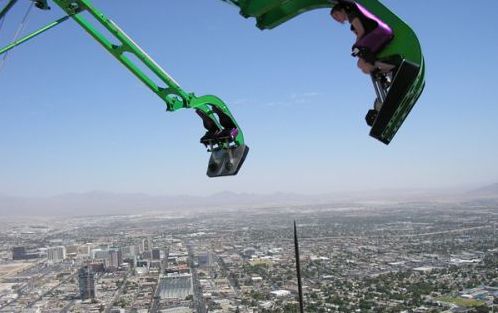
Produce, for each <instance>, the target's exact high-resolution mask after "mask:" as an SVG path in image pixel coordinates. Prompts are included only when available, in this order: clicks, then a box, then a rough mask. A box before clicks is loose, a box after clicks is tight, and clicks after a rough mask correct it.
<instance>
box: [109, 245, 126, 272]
mask: <svg viewBox="0 0 498 313" xmlns="http://www.w3.org/2000/svg"><path fill="white" fill-rule="evenodd" d="M107 260H108V261H107V266H106V267H107V268H113V269H116V268H118V267H120V266H121V264H123V254H122V253H121V250H119V249H111V250H109V257H108V259H107Z"/></svg>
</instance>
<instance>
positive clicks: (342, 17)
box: [330, 4, 348, 23]
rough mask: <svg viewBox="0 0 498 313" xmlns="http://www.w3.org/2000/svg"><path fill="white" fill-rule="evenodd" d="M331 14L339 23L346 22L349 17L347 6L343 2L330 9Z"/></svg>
mask: <svg viewBox="0 0 498 313" xmlns="http://www.w3.org/2000/svg"><path fill="white" fill-rule="evenodd" d="M330 15H331V16H332V18H333V19H334V20H336V21H337V22H339V23H345V22H346V21H347V19H348V14H347V12H346V8H345V7H344V6H343V5H341V4H336V5H334V7H333V8H332V10H331V11H330Z"/></svg>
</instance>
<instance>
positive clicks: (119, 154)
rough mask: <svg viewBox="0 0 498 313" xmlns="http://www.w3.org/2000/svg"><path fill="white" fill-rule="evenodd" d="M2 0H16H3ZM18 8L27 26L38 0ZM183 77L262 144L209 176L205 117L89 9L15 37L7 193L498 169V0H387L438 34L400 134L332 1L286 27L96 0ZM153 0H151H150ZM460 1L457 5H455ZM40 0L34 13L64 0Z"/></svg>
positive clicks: (6, 139)
mask: <svg viewBox="0 0 498 313" xmlns="http://www.w3.org/2000/svg"><path fill="white" fill-rule="evenodd" d="M0 3H1V4H4V3H5V0H0ZM20 3H21V4H20V5H19V6H18V7H17V9H16V10H15V11H14V13H13V14H12V15H10V16H9V18H8V20H7V21H6V24H5V26H4V29H3V31H2V32H1V33H0V43H1V44H2V46H3V45H5V44H7V43H8V40H9V39H10V38H11V37H12V35H13V29H14V27H16V26H17V22H19V21H20V19H21V15H22V14H23V13H24V11H25V9H26V7H27V5H28V3H29V1H20ZM94 3H95V5H96V6H97V7H99V8H101V9H102V10H103V11H104V12H105V13H106V14H107V15H108V16H109V17H111V18H112V19H113V20H114V21H115V22H117V23H118V24H119V25H120V26H121V27H122V28H123V29H124V30H125V31H126V32H127V33H128V34H129V35H131V36H132V37H133V38H134V39H135V40H136V41H137V42H138V43H139V44H140V45H141V46H142V47H143V48H144V49H145V50H146V51H147V52H148V53H149V54H150V55H151V56H152V57H154V58H155V59H156V61H157V62H158V63H159V64H161V65H162V66H163V67H164V68H165V69H166V70H167V71H168V72H169V73H170V74H171V75H172V76H173V77H174V78H175V79H176V80H178V81H179V82H180V84H181V85H182V87H183V88H184V89H186V90H187V91H194V92H195V93H196V94H197V95H202V94H215V95H217V96H219V97H221V98H222V99H224V100H225V101H226V103H227V104H228V105H229V106H230V108H231V110H232V112H233V114H234V115H235V116H236V118H237V120H238V122H239V124H240V125H241V127H242V128H243V130H244V133H245V136H246V141H247V144H248V145H249V146H250V148H251V151H250V152H249V155H248V158H247V160H246V163H245V164H244V167H243V168H242V170H241V171H240V173H239V175H238V176H235V177H229V178H221V179H209V178H207V177H206V175H205V171H206V166H207V161H208V158H209V154H208V153H206V152H205V149H204V147H203V146H202V145H200V144H199V138H200V136H202V135H203V133H204V129H203V127H202V123H201V121H200V119H199V118H198V117H197V115H196V114H195V113H194V111H192V110H182V111H178V112H175V113H166V112H164V105H163V103H162V101H161V100H160V99H159V98H158V97H157V96H156V95H154V94H153V93H152V92H151V91H150V90H149V89H147V88H146V87H145V86H143V85H142V83H140V82H139V81H138V80H137V79H136V78H135V77H134V76H133V75H131V74H130V73H129V72H128V71H127V70H126V69H125V68H124V67H123V66H121V65H120V64H119V63H118V62H117V61H116V60H114V58H113V57H112V56H110V55H109V54H108V53H107V52H106V51H105V50H104V49H103V48H101V47H100V46H99V45H98V44H97V43H96V42H95V41H93V39H91V38H90V37H89V36H88V35H87V34H86V33H85V32H84V31H83V30H82V29H81V28H80V27H79V26H78V25H76V24H75V23H74V22H73V21H68V22H66V23H65V24H64V25H62V26H60V27H58V28H56V29H55V30H51V31H49V32H48V33H46V34H44V35H42V36H41V37H39V38H37V39H34V40H33V41H31V42H29V43H27V44H26V45H24V46H21V47H19V48H17V49H15V50H14V51H13V52H12V53H11V55H10V56H9V58H8V60H7V63H6V64H5V66H4V68H3V69H2V70H1V71H0V194H9V195H42V196H45V195H53V194H59V193H66V192H86V191H92V190H103V191H112V192H144V193H151V194H179V193H181V194H201V195H202V194H209V193H213V192H218V191H223V190H229V191H235V192H241V191H246V192H258V193H261V192H274V191H283V192H302V193H323V192H329V191H337V190H349V189H365V188H393V187H395V188H397V187H402V188H404V187H442V186H457V185H465V184H481V183H482V184H486V183H491V182H496V181H498V101H497V100H498V96H497V94H496V92H497V89H498V33H497V29H498V19H496V12H497V11H498V2H497V1H494V0H479V1H474V2H472V4H473V5H474V6H475V7H477V8H479V10H478V14H476V13H475V12H474V13H473V14H470V13H469V10H470V9H469V6H468V5H463V4H462V3H456V2H455V1H449V0H439V1H417V0H412V1H394V0H389V1H384V3H385V4H386V5H387V6H388V7H390V8H391V9H392V10H393V11H395V12H396V13H397V14H398V15H399V16H401V17H402V18H403V19H404V20H405V21H407V22H408V23H409V24H410V25H411V26H412V27H413V29H414V30H415V31H416V32H417V34H418V36H419V39H420V41H421V42H422V45H423V49H424V54H425V58H426V62H427V76H426V81H427V85H426V89H425V92H424V94H423V96H422V98H421V99H420V101H419V102H418V104H417V105H416V107H415V108H414V110H413V111H412V113H411V114H410V116H409V118H408V120H407V121H406V122H405V124H404V125H403V127H402V128H401V130H400V131H399V133H398V134H397V136H396V137H395V138H394V140H393V142H392V143H391V145H389V146H385V145H383V144H381V143H380V142H378V141H376V140H374V139H373V138H371V137H369V136H368V132H369V128H368V127H367V125H366V124H365V122H364V119H363V118H364V115H365V113H366V111H367V110H368V109H369V108H370V106H371V104H372V102H373V99H374V91H373V88H372V86H371V82H370V79H369V77H368V76H366V75H363V74H361V73H360V71H359V70H357V68H356V62H355V60H354V59H353V58H352V57H350V47H351V45H352V43H353V35H352V34H351V32H350V31H349V30H348V27H347V26H341V25H338V24H336V23H333V22H332V20H331V19H330V17H329V14H328V11H327V10H317V11H313V12H309V13H306V14H304V15H301V16H299V17H297V18H295V19H293V20H292V21H290V22H288V23H286V24H284V25H281V26H280V27H278V28H276V29H274V30H271V31H260V30H258V29H257V28H256V27H255V26H254V24H255V21H254V20H246V19H244V18H242V17H241V16H239V14H238V10H237V8H236V7H233V6H230V5H227V4H226V3H223V2H221V1H215V0H209V1H208V0H168V1H164V0H143V1H136V0H119V1H118V0H114V1H102V0H95V1H94ZM138 3H139V5H137V4H138ZM455 4H457V5H455ZM52 7H53V8H52V10H51V11H50V12H42V11H39V10H35V11H33V12H32V15H31V19H30V21H29V25H28V27H27V28H28V29H27V31H29V30H34V29H35V28H37V27H39V26H41V25H44V24H46V23H48V22H50V21H52V20H54V19H56V18H57V17H60V16H62V15H63V13H62V12H61V10H60V9H58V8H57V7H56V6H55V5H52Z"/></svg>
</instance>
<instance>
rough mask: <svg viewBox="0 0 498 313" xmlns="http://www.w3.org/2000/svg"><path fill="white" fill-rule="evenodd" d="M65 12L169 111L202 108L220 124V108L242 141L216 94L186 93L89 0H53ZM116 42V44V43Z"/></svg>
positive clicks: (240, 142)
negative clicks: (101, 30) (133, 58)
mask: <svg viewBox="0 0 498 313" xmlns="http://www.w3.org/2000/svg"><path fill="white" fill-rule="evenodd" d="M53 1H54V3H56V4H57V5H58V6H59V7H61V8H62V9H63V10H64V11H65V12H66V13H67V14H68V15H70V16H71V17H72V18H73V19H74V20H75V21H76V22H77V23H78V24H79V25H80V26H81V27H83V29H85V30H86V31H87V32H88V33H89V34H90V35H91V36H92V37H93V38H94V39H95V40H97V41H98V42H99V43H100V44H101V45H102V46H103V47H104V48H105V49H106V50H107V51H109V52H110V53H111V54H112V55H113V56H114V57H115V58H116V59H117V60H118V61H119V62H121V63H122V64H123V65H124V66H125V67H126V68H128V69H129V70H130V71H131V72H132V73H133V74H134V75H135V76H136V77H137V78H138V79H139V80H140V81H142V82H143V83H144V84H145V85H146V86H147V87H149V88H150V89H151V90H152V91H153V92H154V93H155V94H157V95H158V96H159V97H160V98H161V99H163V100H164V102H165V103H166V108H167V110H168V111H176V110H178V109H181V108H193V109H197V110H200V111H202V112H203V113H205V114H206V115H207V116H209V117H210V118H211V120H212V121H213V122H214V123H215V124H216V125H217V126H218V127H219V128H223V127H222V125H220V123H219V121H218V119H217V118H216V117H215V116H214V113H213V110H212V109H211V107H212V106H215V107H217V108H219V109H220V110H221V111H222V112H223V113H225V114H226V115H227V116H228V117H230V119H231V120H232V122H233V123H234V124H235V125H236V126H237V128H238V130H239V131H238V135H237V137H236V138H235V140H234V141H235V143H236V144H237V145H242V144H244V136H243V134H242V131H241V130H240V128H239V127H238V124H237V123H236V121H235V118H234V117H233V116H232V114H231V113H230V110H229V109H228V107H227V106H226V105H225V104H224V103H223V101H222V100H221V99H219V98H217V97H215V96H204V97H196V96H195V95H194V94H193V93H187V92H186V91H185V90H183V89H182V88H181V87H180V85H179V84H178V83H177V82H176V81H175V80H174V79H173V78H172V77H171V76H170V75H168V73H166V71H165V70H164V69H162V68H161V66H159V65H158V64H157V63H156V62H155V61H154V60H153V59H152V58H151V57H150V56H149V55H148V54H147V53H146V52H145V51H144V50H143V49H142V48H141V47H140V46H138V44H136V43H135V42H134V41H133V40H132V39H131V38H130V37H129V36H128V35H127V34H126V33H125V32H124V31H123V30H121V29H120V28H119V26H118V25H117V24H116V23H114V22H113V21H112V20H111V19H109V18H107V17H106V16H105V15H104V14H103V13H102V12H101V11H99V10H98V9H97V8H95V7H94V6H93V4H92V3H91V2H90V1H89V0H53ZM84 12H88V13H89V14H90V15H91V16H92V17H93V18H94V20H95V21H97V22H98V23H100V24H101V25H102V26H103V27H104V28H105V29H106V30H107V31H108V32H109V33H110V34H112V36H113V37H114V38H111V39H109V38H107V37H106V36H105V35H104V34H103V33H101V32H100V31H98V30H97V29H96V27H95V26H94V25H93V24H92V23H91V22H90V20H88V19H87V18H85V17H84V16H83V14H82V13H84ZM115 42H117V43H115ZM127 54H130V55H134V56H135V57H136V58H137V59H138V60H140V61H141V62H142V63H143V65H145V66H146V67H147V68H148V69H150V70H151V71H152V72H153V73H154V74H155V75H156V76H157V77H158V78H159V79H160V80H161V81H162V82H163V83H164V84H165V86H159V85H157V84H156V83H155V82H154V80H153V79H152V78H150V77H149V76H148V75H147V74H146V73H144V72H143V71H142V70H141V69H140V67H139V66H138V65H137V64H135V63H134V62H133V61H132V60H131V59H130V58H129V57H128V56H127Z"/></svg>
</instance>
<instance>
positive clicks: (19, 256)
mask: <svg viewBox="0 0 498 313" xmlns="http://www.w3.org/2000/svg"><path fill="white" fill-rule="evenodd" d="M25 256H26V247H14V248H12V260H24V257H25Z"/></svg>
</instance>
